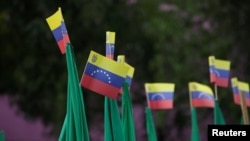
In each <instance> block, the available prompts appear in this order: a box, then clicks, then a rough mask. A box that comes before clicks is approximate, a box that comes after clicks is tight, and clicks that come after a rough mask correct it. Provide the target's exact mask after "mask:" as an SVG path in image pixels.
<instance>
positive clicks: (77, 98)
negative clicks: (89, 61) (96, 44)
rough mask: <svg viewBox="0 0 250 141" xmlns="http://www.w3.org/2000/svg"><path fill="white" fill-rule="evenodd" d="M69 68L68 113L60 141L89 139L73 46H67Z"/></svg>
mask: <svg viewBox="0 0 250 141" xmlns="http://www.w3.org/2000/svg"><path fill="white" fill-rule="evenodd" d="M66 61H67V69H68V91H67V92H68V95H67V110H66V111H67V113H66V116H65V119H64V123H63V126H62V129H61V133H60V136H59V141H89V140H90V139H89V132H88V125H87V120H86V114H85V107H84V101H83V93H82V89H81V86H80V84H79V78H78V72H77V67H76V62H75V56H74V52H73V47H72V45H71V44H70V43H68V44H67V47H66Z"/></svg>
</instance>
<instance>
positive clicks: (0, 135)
mask: <svg viewBox="0 0 250 141" xmlns="http://www.w3.org/2000/svg"><path fill="white" fill-rule="evenodd" d="M4 140H5V136H4V131H3V130H1V131H0V141H4Z"/></svg>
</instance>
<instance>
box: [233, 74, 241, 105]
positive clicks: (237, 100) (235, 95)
mask: <svg viewBox="0 0 250 141" xmlns="http://www.w3.org/2000/svg"><path fill="white" fill-rule="evenodd" d="M231 84H232V90H233V98H234V103H235V104H238V105H240V91H239V87H238V79H237V78H236V77H233V78H231Z"/></svg>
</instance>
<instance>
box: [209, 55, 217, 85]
mask: <svg viewBox="0 0 250 141" xmlns="http://www.w3.org/2000/svg"><path fill="white" fill-rule="evenodd" d="M208 63H209V74H210V83H214V82H215V81H216V74H215V66H214V64H215V57H214V56H209V57H208Z"/></svg>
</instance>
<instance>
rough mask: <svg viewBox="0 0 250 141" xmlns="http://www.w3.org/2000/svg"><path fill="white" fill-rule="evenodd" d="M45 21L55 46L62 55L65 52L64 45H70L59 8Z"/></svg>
mask: <svg viewBox="0 0 250 141" xmlns="http://www.w3.org/2000/svg"><path fill="white" fill-rule="evenodd" d="M46 21H47V23H48V25H49V28H50V30H51V31H52V34H53V36H54V38H55V40H56V42H57V45H58V47H59V49H60V51H61V53H62V54H64V53H65V52H66V50H65V49H66V45H67V43H70V40H69V36H68V32H67V29H66V25H65V22H64V19H63V16H62V11H61V8H60V7H59V8H58V10H57V11H56V12H55V13H54V14H52V15H51V16H49V17H48V18H46Z"/></svg>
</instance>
